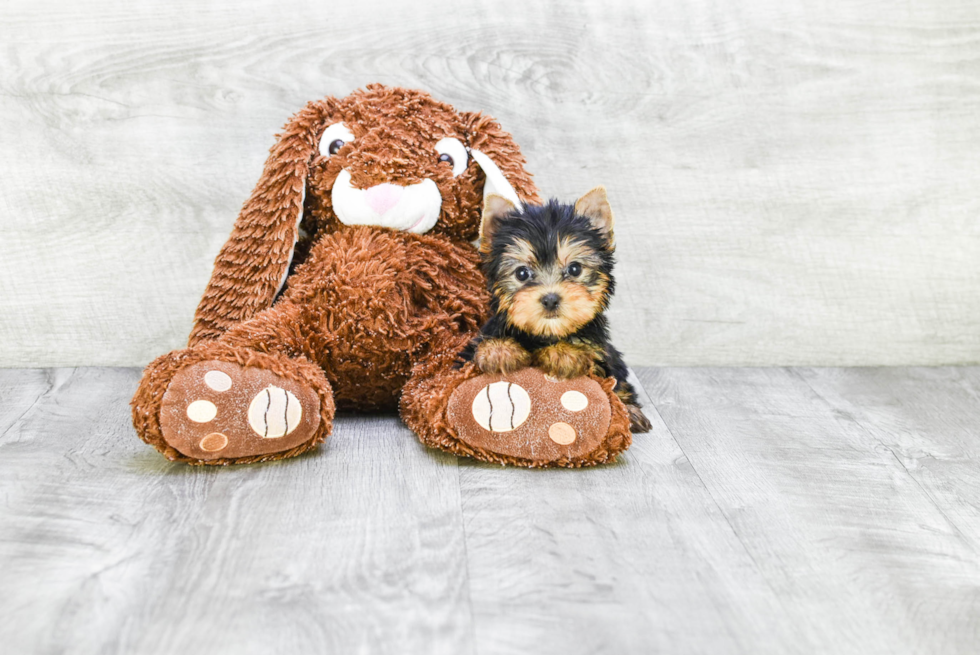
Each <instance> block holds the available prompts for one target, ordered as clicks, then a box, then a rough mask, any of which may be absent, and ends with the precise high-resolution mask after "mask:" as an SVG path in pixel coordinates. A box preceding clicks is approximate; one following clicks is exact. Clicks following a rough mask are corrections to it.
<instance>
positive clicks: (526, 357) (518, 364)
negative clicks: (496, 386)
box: [473, 339, 531, 375]
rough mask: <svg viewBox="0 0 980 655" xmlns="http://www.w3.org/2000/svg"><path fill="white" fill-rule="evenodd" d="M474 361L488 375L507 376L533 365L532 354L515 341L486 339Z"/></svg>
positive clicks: (482, 342)
mask: <svg viewBox="0 0 980 655" xmlns="http://www.w3.org/2000/svg"><path fill="white" fill-rule="evenodd" d="M473 361H474V362H475V363H476V365H477V367H479V369H480V370H481V371H483V372H484V373H486V374H488V375H495V374H500V375H507V374H508V373H513V372H514V371H518V370H520V369H522V368H524V367H526V366H527V365H528V364H530V363H531V353H529V352H528V351H526V350H524V348H522V347H521V345H520V344H519V343H517V342H516V341H514V340H513V339H486V340H484V341H481V342H480V345H479V346H477V347H476V353H475V354H474V356H473Z"/></svg>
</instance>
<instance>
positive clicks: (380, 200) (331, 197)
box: [306, 85, 534, 241]
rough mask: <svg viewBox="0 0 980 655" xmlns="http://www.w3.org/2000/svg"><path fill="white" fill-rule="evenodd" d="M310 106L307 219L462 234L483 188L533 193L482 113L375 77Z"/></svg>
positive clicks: (473, 218)
mask: <svg viewBox="0 0 980 655" xmlns="http://www.w3.org/2000/svg"><path fill="white" fill-rule="evenodd" d="M316 104H318V105H319V109H320V111H319V116H318V117H317V119H316V120H315V121H314V122H315V125H313V126H311V127H312V128H313V129H314V130H315V135H314V137H313V138H314V141H315V143H316V148H315V150H314V154H313V157H312V160H311V161H310V164H309V179H308V183H307V185H306V190H307V194H308V196H307V202H306V206H307V208H308V210H309V211H310V212H311V213H312V214H313V216H314V217H315V218H316V220H317V223H320V224H324V223H325V224H327V225H329V224H330V223H334V224H333V225H330V227H333V228H337V227H339V226H338V225H336V223H337V222H339V223H340V224H342V225H376V226H379V227H386V228H391V229H396V230H402V231H405V232H412V233H416V234H426V233H431V234H445V235H448V236H451V237H455V238H460V239H465V240H468V241H470V240H473V239H475V238H476V236H477V232H478V229H479V223H480V213H481V208H482V202H483V196H484V192H489V191H492V192H494V193H497V194H499V195H504V196H506V197H509V198H511V199H512V200H513V201H514V202H515V203H517V202H520V201H521V199H522V198H523V199H528V198H529V197H533V195H534V193H533V186H531V184H530V176H529V175H528V174H527V173H525V172H524V170H523V166H522V165H523V163H524V160H523V158H522V157H521V155H520V152H519V151H518V149H517V146H516V145H514V143H513V141H512V140H511V137H510V135H508V134H507V133H505V132H503V131H502V130H501V129H500V127H499V126H498V125H497V124H496V123H495V122H494V121H493V120H492V119H489V118H487V117H484V116H481V115H479V114H472V113H458V112H456V111H455V110H454V109H453V108H452V107H450V106H449V105H447V104H445V103H441V102H438V101H436V100H433V99H432V98H431V97H430V96H428V95H427V94H425V93H423V92H420V91H412V90H407V89H391V88H387V87H382V86H379V85H373V86H369V87H368V88H367V89H366V90H364V91H358V92H355V93H353V94H351V95H350V96H347V97H346V98H343V99H341V100H334V99H331V98H327V99H325V100H323V101H320V102H319V103H316ZM515 189H516V190H515ZM518 191H520V192H521V193H520V194H519V193H518ZM529 191H530V193H529Z"/></svg>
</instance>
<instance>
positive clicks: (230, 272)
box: [189, 98, 339, 346]
mask: <svg viewBox="0 0 980 655" xmlns="http://www.w3.org/2000/svg"><path fill="white" fill-rule="evenodd" d="M338 104H339V103H338V101H337V100H335V99H334V98H325V99H323V100H317V101H314V102H311V103H309V104H308V105H307V106H306V107H305V108H303V109H302V110H301V111H299V112H298V113H297V114H296V115H295V116H293V117H292V119H290V121H289V122H288V123H287V124H286V126H285V127H284V128H283V132H282V134H281V135H279V138H278V141H276V144H275V145H274V146H273V147H272V149H271V150H270V151H269V158H268V159H267V160H266V162H265V168H264V169H263V171H262V177H260V178H259V181H258V184H256V185H255V189H254V190H253V191H252V195H251V197H249V199H248V201H246V203H245V205H244V206H243V207H242V210H241V212H240V213H239V215H238V219H237V220H236V221H235V227H234V229H232V232H231V237H230V238H229V239H228V241H227V242H226V243H225V245H224V246H223V247H222V248H221V251H220V252H219V253H218V256H217V258H216V259H215V261H214V272H213V273H212V274H211V281H210V282H208V286H207V288H206V289H205V290H204V297H203V298H202V299H201V303H200V304H199V305H198V307H197V312H196V313H195V314H194V328H193V329H192V330H191V336H190V340H189V345H191V346H193V345H195V344H196V343H198V342H200V341H203V340H206V339H214V338H216V337H218V336H220V335H221V334H222V333H223V332H224V331H225V330H227V329H228V328H229V327H231V326H233V325H235V324H237V323H240V322H241V321H244V320H246V319H248V318H251V317H252V316H254V315H255V314H257V313H258V312H260V311H262V310H263V309H265V308H267V307H269V306H270V305H272V301H273V300H274V299H275V297H276V294H277V293H278V291H279V290H280V289H281V288H282V285H283V283H284V282H285V279H286V274H287V273H288V272H289V263H290V260H291V258H292V255H293V248H294V246H295V245H296V238H297V235H298V232H299V220H300V219H301V218H302V216H303V200H304V195H305V192H306V177H307V175H308V173H309V168H310V163H311V161H312V160H313V157H314V156H315V154H316V152H317V147H318V145H319V144H318V141H319V138H318V137H319V135H320V132H321V131H322V129H323V127H324V126H325V125H327V124H329V123H331V122H336V121H337V120H339V118H337V117H336V112H337V106H338Z"/></svg>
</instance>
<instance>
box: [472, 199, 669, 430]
mask: <svg viewBox="0 0 980 655" xmlns="http://www.w3.org/2000/svg"><path fill="white" fill-rule="evenodd" d="M481 239H482V240H481V246H480V254H481V257H482V262H483V272H484V274H485V275H486V277H487V285H488V287H489V290H490V293H491V301H490V309H491V311H492V312H493V315H492V316H491V318H490V320H489V321H488V322H487V323H486V324H485V325H484V326H483V328H482V329H481V331H480V335H479V336H478V337H477V338H475V339H474V340H473V341H472V342H471V343H470V344H469V346H468V347H467V348H466V349H465V350H464V351H463V352H462V353H461V354H460V359H461V360H463V361H473V362H475V363H476V365H477V366H478V367H479V368H480V370H482V371H483V372H484V373H489V374H493V373H502V374H507V373H512V372H514V371H516V370H518V369H521V368H524V367H526V366H532V365H533V366H537V367H539V368H541V369H542V370H543V371H544V372H545V373H547V374H548V375H551V376H554V377H556V378H559V379H570V378H574V377H579V376H582V375H588V374H589V373H594V374H596V375H599V376H602V377H613V378H615V379H616V388H615V393H616V395H617V396H618V397H619V398H620V400H622V401H623V403H624V404H625V405H626V407H627V409H628V410H629V415H630V427H631V429H632V430H633V431H634V432H646V431H648V430H649V429H650V422H649V420H648V419H647V417H646V416H644V414H643V412H642V411H641V410H640V404H639V402H638V401H637V398H636V392H635V390H634V389H633V386H632V385H631V384H630V383H629V382H628V380H627V376H628V370H627V368H626V364H625V362H623V358H622V355H621V354H620V352H619V351H618V350H616V349H615V348H614V347H613V346H612V344H610V343H609V328H608V324H607V321H606V316H605V314H604V313H603V312H604V311H605V310H606V307H607V306H608V303H609V299H610V297H611V296H612V294H613V291H614V289H615V281H614V279H613V276H612V269H613V262H614V259H613V251H614V244H613V215H612V210H611V209H610V207H609V202H608V200H607V198H606V190H605V188H603V187H597V188H595V189H593V190H592V191H590V192H589V193H587V194H585V195H584V196H582V197H581V198H579V200H578V201H577V202H576V203H575V205H567V204H562V203H559V202H558V201H556V200H551V201H550V202H548V204H546V205H540V206H537V205H528V206H526V207H524V208H523V209H518V208H516V207H515V206H514V205H512V204H511V203H510V202H509V201H507V200H505V199H504V198H501V197H499V196H489V197H488V198H487V201H486V204H485V206H484V210H483V221H482V225H481Z"/></svg>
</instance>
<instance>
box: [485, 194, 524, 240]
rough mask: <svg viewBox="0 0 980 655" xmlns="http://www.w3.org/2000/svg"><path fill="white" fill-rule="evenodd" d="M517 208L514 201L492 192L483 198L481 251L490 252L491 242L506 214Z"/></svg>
mask: <svg viewBox="0 0 980 655" xmlns="http://www.w3.org/2000/svg"><path fill="white" fill-rule="evenodd" d="M516 209H517V205H515V204H514V203H513V202H511V201H510V200H508V199H507V198H504V197H503V196H498V195H496V194H493V193H491V194H490V195H488V196H487V197H486V198H485V199H484V200H483V217H482V218H481V219H480V252H482V253H485V254H489V252H490V242H491V241H493V235H494V234H496V232H497V229H498V228H499V227H500V222H501V221H502V220H503V219H504V217H505V216H507V215H508V214H510V213H511V212H513V211H515V210H516Z"/></svg>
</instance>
